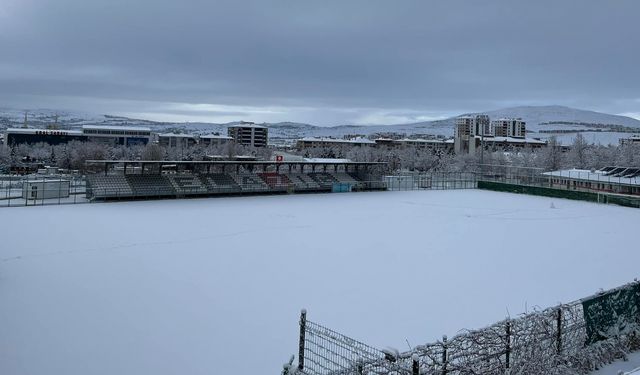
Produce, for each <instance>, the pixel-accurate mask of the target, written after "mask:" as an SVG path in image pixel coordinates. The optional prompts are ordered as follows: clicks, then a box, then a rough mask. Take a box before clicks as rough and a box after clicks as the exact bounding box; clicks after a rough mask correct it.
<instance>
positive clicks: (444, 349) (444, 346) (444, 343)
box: [442, 335, 447, 375]
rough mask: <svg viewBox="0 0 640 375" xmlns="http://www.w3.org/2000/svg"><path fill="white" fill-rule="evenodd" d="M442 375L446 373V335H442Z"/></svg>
mask: <svg viewBox="0 0 640 375" xmlns="http://www.w3.org/2000/svg"><path fill="white" fill-rule="evenodd" d="M442 375H447V335H444V336H442Z"/></svg>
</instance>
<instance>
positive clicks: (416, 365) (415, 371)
mask: <svg viewBox="0 0 640 375" xmlns="http://www.w3.org/2000/svg"><path fill="white" fill-rule="evenodd" d="M411 360H412V361H413V366H412V369H411V370H412V371H411V374H412V375H420V362H419V358H418V355H417V354H415V353H413V355H412V356H411Z"/></svg>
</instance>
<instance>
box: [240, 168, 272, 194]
mask: <svg viewBox="0 0 640 375" xmlns="http://www.w3.org/2000/svg"><path fill="white" fill-rule="evenodd" d="M231 178H233V180H234V181H235V182H236V184H238V186H240V189H242V191H244V192H258V191H269V190H271V189H270V188H269V185H267V184H266V183H265V182H264V181H262V179H261V178H260V177H259V176H258V175H255V174H253V173H248V172H244V173H241V174H233V175H231Z"/></svg>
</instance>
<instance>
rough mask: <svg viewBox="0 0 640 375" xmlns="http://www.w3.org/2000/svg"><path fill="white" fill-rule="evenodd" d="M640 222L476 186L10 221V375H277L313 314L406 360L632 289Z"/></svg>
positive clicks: (144, 205)
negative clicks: (495, 325)
mask: <svg viewBox="0 0 640 375" xmlns="http://www.w3.org/2000/svg"><path fill="white" fill-rule="evenodd" d="M552 203H553V205H552ZM552 206H553V207H555V208H552ZM639 222H640V210H637V209H632V208H624V207H617V206H606V205H598V204H592V203H586V202H576V201H568V200H561V199H553V200H552V199H550V198H542V197H532V196H524V195H516V194H506V193H497V192H487V191H478V190H459V191H413V192H375V193H349V194H320V195H291V196H256V197H237V198H214V199H192V200H168V201H146V202H123V203H109V204H91V205H89V204H86V205H69V206H48V207H21V208H14V209H7V210H3V211H2V212H0V227H1V228H2V232H1V233H2V245H1V246H0V301H1V304H2V308H0V374H11V375H23V374H30V375H32V374H35V375H37V374H67V375H74V374H78V375H80V374H81V375H86V374H155V375H158V374H229V373H237V374H262V373H264V374H274V373H278V372H279V371H280V369H281V364H282V363H283V362H284V361H286V360H287V359H288V357H289V356H290V355H291V354H294V353H296V352H297V334H298V326H297V321H298V314H299V311H300V309H301V308H303V307H304V308H307V310H308V318H309V319H310V320H313V321H316V322H319V323H322V324H325V325H327V326H328V327H331V328H333V329H335V330H338V331H340V332H343V333H345V334H347V335H350V336H352V337H354V338H357V339H360V340H362V341H364V342H367V343H369V344H371V345H373V346H377V347H386V346H393V347H396V348H398V349H401V350H402V349H406V348H407V345H408V344H407V342H408V343H409V344H410V345H418V344H420V343H425V342H431V341H434V340H436V339H438V338H439V337H440V336H441V335H442V334H448V335H452V334H455V333H456V332H457V331H458V330H459V329H462V328H474V327H476V328H477V327H481V326H483V325H486V324H489V323H492V322H494V321H496V320H499V319H502V318H504V317H505V316H506V315H507V314H508V313H509V314H511V315H512V316H515V315H516V314H518V313H521V312H523V311H525V309H529V310H530V309H531V308H532V306H534V305H539V306H542V307H546V306H550V305H553V304H556V303H557V302H560V301H571V300H575V299H577V298H580V297H583V296H586V295H589V294H591V293H593V292H596V291H597V290H598V289H599V288H610V287H614V286H617V285H620V284H623V283H625V282H628V281H630V280H632V279H633V278H634V277H637V276H638V269H637V264H638V262H639V261H640V252H639V251H638V246H637V245H638V241H637V238H636V233H637V225H638V223H639Z"/></svg>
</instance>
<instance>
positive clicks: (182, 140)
mask: <svg viewBox="0 0 640 375" xmlns="http://www.w3.org/2000/svg"><path fill="white" fill-rule="evenodd" d="M157 137H158V144H159V145H160V146H163V147H183V148H184V147H190V146H194V145H195V144H196V143H198V140H197V138H196V136H195V135H193V134H178V133H161V134H158V135H157Z"/></svg>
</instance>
